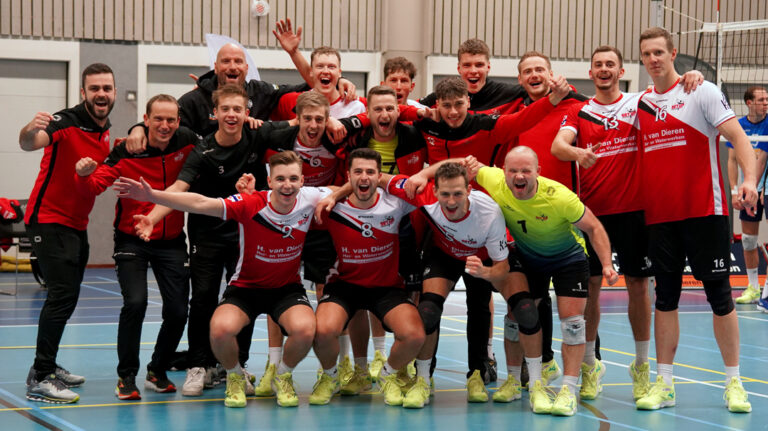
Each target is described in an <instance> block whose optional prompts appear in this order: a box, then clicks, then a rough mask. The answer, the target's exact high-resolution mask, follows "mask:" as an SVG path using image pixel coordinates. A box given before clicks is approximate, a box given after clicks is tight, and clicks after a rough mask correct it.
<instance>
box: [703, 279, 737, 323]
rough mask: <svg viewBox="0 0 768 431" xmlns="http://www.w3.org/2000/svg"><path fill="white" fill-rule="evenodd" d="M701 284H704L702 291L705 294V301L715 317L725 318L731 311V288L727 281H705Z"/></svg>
mask: <svg viewBox="0 0 768 431" xmlns="http://www.w3.org/2000/svg"><path fill="white" fill-rule="evenodd" d="M702 283H703V284H704V291H705V292H706V293H707V301H708V302H709V305H710V307H712V312H713V313H715V315H716V316H725V315H726V314H728V313H730V312H731V311H733V308H734V306H733V297H732V296H731V286H730V285H729V284H728V280H727V279H722V280H705V281H703V282H702Z"/></svg>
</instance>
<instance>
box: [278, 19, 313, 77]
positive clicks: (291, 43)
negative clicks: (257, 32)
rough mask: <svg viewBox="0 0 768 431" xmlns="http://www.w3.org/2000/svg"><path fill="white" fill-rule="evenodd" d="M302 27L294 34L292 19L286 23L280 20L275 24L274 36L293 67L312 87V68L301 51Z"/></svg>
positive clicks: (297, 28) (286, 20)
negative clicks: (289, 58) (289, 57)
mask: <svg viewBox="0 0 768 431" xmlns="http://www.w3.org/2000/svg"><path fill="white" fill-rule="evenodd" d="M301 30H302V28H301V26H298V27H296V33H294V32H293V27H292V25H291V19H290V18H286V19H285V21H283V20H280V21H278V22H277V23H275V29H274V30H272V34H274V35H275V38H276V39H277V41H278V42H280V46H282V47H283V50H284V51H285V52H287V53H288V55H289V56H291V61H293V65H294V66H296V70H298V71H299V74H300V75H301V77H302V78H303V79H304V81H305V82H306V83H307V84H309V85H310V87H311V86H312V75H311V73H310V72H311V70H312V68H311V66H310V65H309V63H308V62H307V59H306V58H304V56H303V55H302V54H301V52H300V51H299V43H301Z"/></svg>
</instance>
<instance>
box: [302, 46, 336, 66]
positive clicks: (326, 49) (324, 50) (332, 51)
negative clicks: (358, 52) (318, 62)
mask: <svg viewBox="0 0 768 431" xmlns="http://www.w3.org/2000/svg"><path fill="white" fill-rule="evenodd" d="M318 55H335V56H336V58H338V59H339V66H341V54H339V51H338V50H337V49H336V48H331V47H330V46H319V47H317V48H315V49H314V50H313V51H312V54H310V55H309V64H312V63H314V62H315V57H317V56H318Z"/></svg>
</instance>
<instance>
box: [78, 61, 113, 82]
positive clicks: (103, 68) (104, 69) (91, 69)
mask: <svg viewBox="0 0 768 431" xmlns="http://www.w3.org/2000/svg"><path fill="white" fill-rule="evenodd" d="M102 73H109V74H110V75H112V81H114V80H115V73H114V72H112V68H111V67H109V66H107V65H106V64H104V63H93V64H90V65H88V67H86V68H85V69H83V77H82V79H81V85H82V88H85V77H86V76H88V75H100V74H102Z"/></svg>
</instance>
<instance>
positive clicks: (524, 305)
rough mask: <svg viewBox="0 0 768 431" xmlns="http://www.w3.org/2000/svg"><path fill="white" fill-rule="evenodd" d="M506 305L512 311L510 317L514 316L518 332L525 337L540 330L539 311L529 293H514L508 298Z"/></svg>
mask: <svg viewBox="0 0 768 431" xmlns="http://www.w3.org/2000/svg"><path fill="white" fill-rule="evenodd" d="M507 304H508V305H509V309H510V310H512V315H513V316H515V320H516V321H517V325H518V327H519V329H520V332H522V333H523V334H525V335H533V334H535V333H536V332H538V331H539V329H541V325H540V324H539V311H538V309H537V308H536V303H535V302H534V301H533V299H532V298H531V293H530V292H518V293H515V294H514V295H512V296H510V297H509V299H508V300H507Z"/></svg>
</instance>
